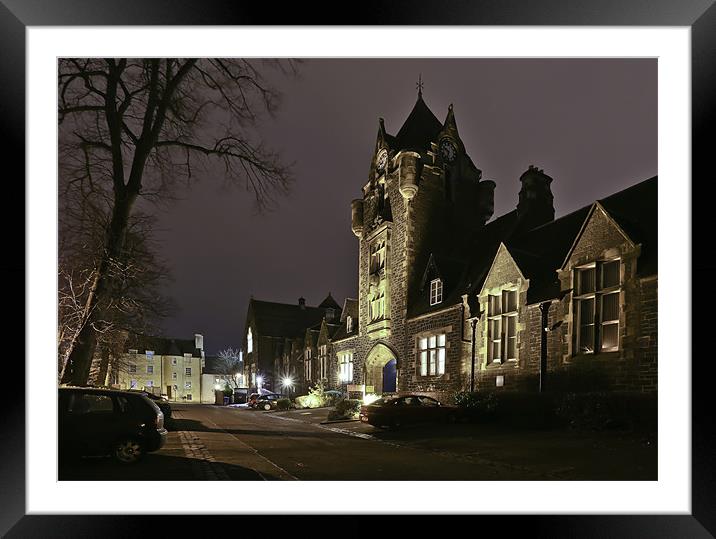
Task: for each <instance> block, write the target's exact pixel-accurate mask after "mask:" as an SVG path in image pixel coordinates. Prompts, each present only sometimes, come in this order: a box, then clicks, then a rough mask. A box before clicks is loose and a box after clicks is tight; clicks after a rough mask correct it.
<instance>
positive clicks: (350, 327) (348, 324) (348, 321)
mask: <svg viewBox="0 0 716 539" xmlns="http://www.w3.org/2000/svg"><path fill="white" fill-rule="evenodd" d="M351 331H353V317H351V316H346V333H350V332H351Z"/></svg>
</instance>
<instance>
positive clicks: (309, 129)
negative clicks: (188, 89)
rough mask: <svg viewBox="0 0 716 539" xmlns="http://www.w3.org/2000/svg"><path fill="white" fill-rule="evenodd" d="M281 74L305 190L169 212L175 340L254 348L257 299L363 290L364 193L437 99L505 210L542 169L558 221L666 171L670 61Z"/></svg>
mask: <svg viewBox="0 0 716 539" xmlns="http://www.w3.org/2000/svg"><path fill="white" fill-rule="evenodd" d="M300 70H301V73H300V76H299V77H298V78H287V79H281V80H280V81H278V83H277V84H278V85H279V87H280V89H281V90H282V92H283V94H284V99H283V104H282V107H281V109H280V110H279V113H278V115H277V117H276V118H275V119H273V120H270V121H268V122H267V123H266V125H265V126H264V128H263V130H262V132H263V136H264V139H265V141H266V143H267V144H268V145H270V146H271V147H273V148H275V149H278V150H280V151H281V152H282V155H283V158H284V161H285V162H294V163H295V167H294V172H295V178H296V182H295V184H294V186H293V190H292V193H291V194H290V195H289V196H288V197H286V198H284V199H281V200H280V201H279V205H278V207H277V208H276V210H274V211H273V212H270V213H265V214H261V215H257V214H256V213H255V211H254V210H253V206H252V200H251V198H252V194H251V193H248V192H246V191H244V190H243V189H242V188H226V187H225V186H224V185H223V182H222V179H221V178H205V179H204V180H202V181H201V182H199V183H196V184H195V185H193V186H192V188H191V190H187V191H185V192H184V193H183V196H184V200H180V201H177V202H176V203H174V204H172V206H171V207H170V208H169V209H165V208H157V210H156V211H157V216H158V218H159V226H160V229H161V230H160V231H159V232H158V238H159V239H160V240H161V243H162V246H161V249H162V251H161V257H162V258H163V259H164V262H165V263H166V264H167V266H169V267H171V268H172V276H173V279H174V280H173V282H172V283H171V285H170V286H168V288H167V294H168V295H170V296H171V297H173V299H174V301H175V302H176V303H177V305H178V307H179V309H178V310H177V311H176V312H175V313H174V314H173V315H172V316H171V317H170V318H169V319H167V320H166V321H165V323H164V329H165V331H166V336H169V337H181V338H191V336H192V335H193V334H194V333H195V332H196V333H202V334H203V335H204V343H205V346H206V350H207V353H208V354H215V353H216V352H217V351H218V350H221V349H223V348H226V347H229V346H232V347H239V346H240V345H241V342H242V334H243V328H244V320H245V315H246V308H247V304H248V300H249V297H250V295H252V294H253V296H254V297H255V298H257V299H263V300H269V301H279V302H287V303H294V302H297V300H298V298H299V296H304V297H305V298H306V300H307V303H308V304H309V305H316V304H318V303H319V302H320V301H321V300H322V299H323V298H324V297H325V296H326V294H328V292H329V291H330V292H332V293H333V296H334V297H335V298H336V300H337V301H338V302H339V303H342V301H343V299H344V298H345V297H346V296H348V297H355V296H356V291H357V286H358V275H357V265H358V260H357V255H358V250H357V246H358V243H357V241H358V240H357V239H356V237H355V236H354V235H353V234H352V232H351V229H350V201H351V200H352V199H354V198H357V197H359V196H360V188H361V186H362V185H363V184H364V183H365V182H366V181H367V175H368V169H369V166H370V160H371V157H372V151H373V148H374V145H375V137H376V133H377V130H378V118H379V117H383V118H385V124H386V129H387V131H388V132H389V133H391V134H395V133H397V131H398V130H399V129H400V126H401V125H402V123H403V121H404V120H405V118H406V117H407V115H408V113H409V112H410V110H411V109H412V107H413V105H414V103H415V100H416V97H417V91H416V89H415V85H416V82H417V79H418V74H422V79H423V82H424V89H423V98H424V100H425V102H426V104H427V105H428V106H429V107H430V109H431V110H432V111H433V113H434V114H435V115H436V116H437V117H438V118H439V119H440V120H441V121H442V120H443V119H444V118H445V115H446V114H447V108H448V105H449V104H450V103H453V105H454V109H455V117H456V120H457V125H458V129H459V132H460V135H461V137H462V140H463V142H464V143H465V147H466V149H467V152H468V153H469V154H470V156H471V157H472V160H473V161H474V163H475V165H477V167H478V168H480V169H482V171H483V178H486V179H488V178H489V179H492V180H494V181H495V182H496V184H497V188H496V189H495V214H494V216H495V217H497V216H499V215H502V214H503V213H505V212H508V211H510V210H512V209H513V208H514V207H515V206H516V204H517V193H518V191H519V188H520V184H519V177H520V175H521V174H522V172H524V171H525V170H526V169H527V167H528V166H529V165H530V164H534V165H535V166H538V167H540V168H543V169H544V171H545V173H547V174H549V175H550V176H552V178H554V182H553V183H552V192H553V194H554V199H555V210H556V217H560V216H562V215H564V214H566V213H569V212H570V211H572V210H575V209H577V208H579V207H582V206H584V205H587V204H589V203H591V202H593V201H594V200H595V199H598V198H602V197H604V196H607V195H609V194H611V193H613V192H616V191H619V190H621V189H623V188H625V187H628V186H630V185H633V184H635V183H638V182H640V181H641V180H644V179H646V178H649V177H651V176H653V175H655V174H656V173H657V61H656V60H655V59H535V60H531V59H430V60H421V59H396V60H392V59H380V60H376V59H341V60H322V59H316V60H306V61H305V62H304V63H303V64H302V65H301V66H300Z"/></svg>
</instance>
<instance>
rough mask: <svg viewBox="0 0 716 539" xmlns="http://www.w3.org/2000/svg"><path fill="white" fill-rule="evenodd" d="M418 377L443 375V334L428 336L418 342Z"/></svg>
mask: <svg viewBox="0 0 716 539" xmlns="http://www.w3.org/2000/svg"><path fill="white" fill-rule="evenodd" d="M418 348H419V350H418V353H419V361H418V364H419V368H420V376H440V375H442V374H445V334H444V333H440V334H439V335H430V336H428V337H422V338H420V339H419V340H418Z"/></svg>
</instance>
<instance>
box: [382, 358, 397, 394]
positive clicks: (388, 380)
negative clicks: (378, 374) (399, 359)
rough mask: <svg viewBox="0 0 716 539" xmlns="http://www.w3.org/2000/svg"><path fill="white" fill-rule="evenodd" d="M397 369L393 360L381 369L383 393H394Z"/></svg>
mask: <svg viewBox="0 0 716 539" xmlns="http://www.w3.org/2000/svg"><path fill="white" fill-rule="evenodd" d="M396 382H397V369H396V366H395V360H394V359H391V360H390V361H388V363H386V364H385V367H383V393H395V388H396Z"/></svg>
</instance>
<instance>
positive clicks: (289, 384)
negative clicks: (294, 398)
mask: <svg viewBox="0 0 716 539" xmlns="http://www.w3.org/2000/svg"><path fill="white" fill-rule="evenodd" d="M281 386H282V387H283V389H284V391H285V392H286V396H287V397H288V396H289V390H290V389H293V378H291V377H290V376H286V377H284V378H283V379H282V380H281Z"/></svg>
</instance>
